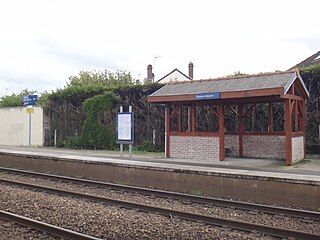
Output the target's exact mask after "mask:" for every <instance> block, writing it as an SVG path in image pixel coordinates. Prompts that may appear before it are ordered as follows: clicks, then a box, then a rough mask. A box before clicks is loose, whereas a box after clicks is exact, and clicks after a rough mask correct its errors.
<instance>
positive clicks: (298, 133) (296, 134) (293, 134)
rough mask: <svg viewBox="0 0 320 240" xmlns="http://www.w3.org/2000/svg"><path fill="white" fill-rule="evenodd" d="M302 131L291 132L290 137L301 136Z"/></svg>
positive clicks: (302, 134)
mask: <svg viewBox="0 0 320 240" xmlns="http://www.w3.org/2000/svg"><path fill="white" fill-rule="evenodd" d="M303 136H304V132H293V133H291V137H303Z"/></svg>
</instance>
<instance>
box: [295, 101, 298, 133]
mask: <svg viewBox="0 0 320 240" xmlns="http://www.w3.org/2000/svg"><path fill="white" fill-rule="evenodd" d="M294 131H295V132H298V131H299V111H298V101H295V104H294Z"/></svg>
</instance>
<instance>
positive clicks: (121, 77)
mask: <svg viewBox="0 0 320 240" xmlns="http://www.w3.org/2000/svg"><path fill="white" fill-rule="evenodd" d="M133 81H134V79H133V78H132V76H131V74H130V73H129V72H126V71H117V72H115V73H113V72H108V71H107V70H105V71H104V72H103V71H96V70H94V71H80V73H79V76H71V77H69V83H67V86H68V87H69V86H75V85H77V86H79V85H89V84H102V85H108V86H117V85H130V84H133Z"/></svg>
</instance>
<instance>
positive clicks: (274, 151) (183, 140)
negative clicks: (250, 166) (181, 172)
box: [170, 134, 304, 163]
mask: <svg viewBox="0 0 320 240" xmlns="http://www.w3.org/2000/svg"><path fill="white" fill-rule="evenodd" d="M291 142H292V162H293V163H294V162H297V161H300V160H302V159H303V158H304V137H303V136H297V137H292V140H291ZM225 151H226V156H227V157H240V154H239V135H236V134H228V135H225ZM219 156H220V154H219V137H218V136H170V157H172V158H181V159H195V160H204V161H216V162H218V161H219V160H220V159H219ZM243 157H248V158H265V159H279V160H285V159H286V138H285V136H284V135H257V134H253V135H250V134H248V135H245V136H243Z"/></svg>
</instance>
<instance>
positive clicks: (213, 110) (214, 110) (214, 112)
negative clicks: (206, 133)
mask: <svg viewBox="0 0 320 240" xmlns="http://www.w3.org/2000/svg"><path fill="white" fill-rule="evenodd" d="M211 111H212V112H213V114H214V115H216V116H217V118H219V112H218V111H217V110H216V109H212V110H211Z"/></svg>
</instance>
